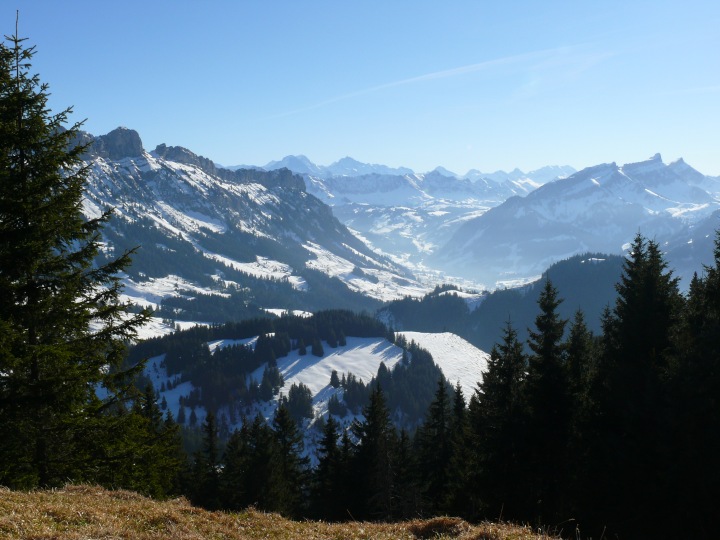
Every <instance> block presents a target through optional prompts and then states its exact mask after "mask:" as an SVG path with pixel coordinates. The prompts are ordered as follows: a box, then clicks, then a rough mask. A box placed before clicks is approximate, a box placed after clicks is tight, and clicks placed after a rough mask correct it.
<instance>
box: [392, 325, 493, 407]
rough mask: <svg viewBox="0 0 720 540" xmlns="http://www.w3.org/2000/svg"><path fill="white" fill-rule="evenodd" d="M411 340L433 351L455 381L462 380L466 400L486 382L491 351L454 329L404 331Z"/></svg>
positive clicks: (433, 355)
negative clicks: (429, 331)
mask: <svg viewBox="0 0 720 540" xmlns="http://www.w3.org/2000/svg"><path fill="white" fill-rule="evenodd" d="M400 333H401V334H402V335H403V336H405V339H407V341H408V343H409V342H411V341H414V342H415V343H417V344H418V345H419V346H420V347H422V348H423V349H425V350H427V351H429V352H430V354H432V357H433V360H435V363H436V364H437V365H438V366H440V369H441V370H442V372H443V374H444V375H445V378H447V379H448V380H449V381H450V382H451V383H452V384H456V383H460V387H461V388H462V391H463V395H464V396H465V400H466V401H467V400H469V399H470V397H471V396H472V395H473V393H474V392H475V390H476V389H477V387H478V384H479V383H480V382H482V374H483V373H485V372H486V371H487V363H488V360H489V359H490V355H489V354H488V353H486V352H485V351H482V350H480V349H478V348H477V347H475V346H474V345H472V344H470V343H468V342H467V341H466V340H465V339H463V338H461V337H460V336H457V335H455V334H452V333H450V332H442V333H440V334H432V333H427V332H400Z"/></svg>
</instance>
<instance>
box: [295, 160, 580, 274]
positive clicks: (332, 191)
mask: <svg viewBox="0 0 720 540" xmlns="http://www.w3.org/2000/svg"><path fill="white" fill-rule="evenodd" d="M550 170H552V171H554V172H557V173H559V174H562V173H563V172H567V171H568V169H567V168H547V169H543V170H541V171H538V173H537V178H538V180H534V179H533V178H531V177H530V176H528V175H523V174H522V173H520V174H517V175H514V176H512V175H507V177H506V178H504V179H503V178H500V177H499V176H498V177H497V179H488V178H483V177H473V178H468V177H463V178H459V177H457V176H453V175H452V174H453V173H450V172H449V171H447V170H445V169H443V168H441V167H438V168H436V169H435V170H433V171H431V172H428V173H424V174H417V173H411V174H402V175H398V174H380V173H372V174H364V175H359V176H350V175H345V176H315V175H312V174H304V175H303V176H304V178H305V183H306V186H307V190H308V192H309V193H312V194H313V195H315V196H316V197H318V198H319V199H320V200H322V201H323V202H325V203H326V204H328V205H330V206H332V207H333V213H334V214H335V216H337V217H338V219H340V221H342V222H343V223H344V224H346V225H347V226H348V227H350V228H351V229H352V230H354V231H357V232H358V233H359V234H360V235H361V236H362V237H363V238H366V239H367V240H368V241H369V242H370V243H371V244H372V245H373V246H375V247H377V248H379V249H381V250H382V251H383V252H385V253H387V254H391V255H393V256H394V257H396V260H398V261H402V262H403V263H404V264H409V265H413V266H415V267H417V265H422V263H423V262H424V260H425V259H426V257H427V255H428V254H430V253H432V252H434V251H435V250H437V249H438V248H439V247H441V246H443V245H444V244H445V243H446V242H447V241H448V240H449V239H450V237H451V236H452V235H453V233H454V232H455V231H456V230H457V229H458V228H459V227H460V225H461V224H462V223H464V222H465V221H467V220H470V219H473V218H475V217H477V216H479V215H481V214H483V213H484V212H486V211H487V210H488V209H489V208H492V207H494V206H497V205H499V204H501V203H502V202H503V201H505V200H506V199H508V198H509V197H512V196H516V195H518V196H525V195H527V194H528V193H530V192H531V191H533V190H534V189H537V188H538V187H540V186H541V185H542V182H544V181H545V179H546V178H547V177H548V174H549V172H548V171H550ZM471 176H472V175H471Z"/></svg>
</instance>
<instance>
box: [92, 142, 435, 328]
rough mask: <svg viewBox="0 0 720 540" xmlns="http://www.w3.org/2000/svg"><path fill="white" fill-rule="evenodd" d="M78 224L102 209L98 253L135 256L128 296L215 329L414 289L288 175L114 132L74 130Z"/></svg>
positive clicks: (357, 305)
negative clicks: (265, 312)
mask: <svg viewBox="0 0 720 540" xmlns="http://www.w3.org/2000/svg"><path fill="white" fill-rule="evenodd" d="M78 139H79V140H78V142H79V143H82V144H84V145H87V146H86V153H85V155H84V162H85V165H86V167H87V169H88V182H87V186H86V191H85V194H84V198H83V213H84V215H85V217H86V218H88V219H91V218H97V217H99V216H100V215H101V214H102V212H103V211H105V210H106V209H108V208H112V209H113V218H112V220H111V222H110V224H109V226H108V227H106V228H105V230H104V231H103V241H104V245H103V250H102V251H103V254H104V255H105V257H106V258H107V259H112V258H113V257H114V256H117V254H118V253H122V252H123V251H125V250H130V249H135V248H137V249H136V251H135V253H134V254H133V264H132V266H131V267H130V268H129V269H128V275H127V276H124V283H125V285H126V293H127V299H128V300H130V301H132V302H136V303H139V304H142V305H146V306H147V305H149V306H151V307H152V308H154V309H156V311H157V314H158V315H159V316H161V317H163V318H165V319H173V320H183V319H189V320H201V321H211V322H224V321H228V320H240V319H243V318H247V317H253V316H258V315H260V314H261V309H262V308H267V309H273V308H278V309H302V310H310V311H315V310H318V309H323V308H330V307H345V308H349V309H355V310H362V309H367V310H372V309H375V308H377V306H379V305H380V303H381V302H383V301H386V300H388V299H391V298H399V297H402V296H405V295H407V294H410V295H417V294H419V293H420V291H421V290H422V288H423V287H422V286H421V285H420V284H419V283H417V282H416V281H415V280H414V279H413V277H412V275H411V274H410V273H409V272H408V271H407V270H406V269H404V268H402V267H401V266H399V265H397V264H395V263H392V262H391V261H390V260H389V259H388V258H386V257H383V256H382V255H379V254H377V253H376V252H374V251H373V250H371V249H370V248H369V247H368V246H367V245H366V244H365V243H364V242H363V241H362V240H361V239H359V238H357V237H356V236H355V235H354V234H352V233H351V232H350V231H349V230H348V229H347V228H346V227H345V226H344V225H343V224H342V223H340V221H338V220H337V219H336V218H335V217H334V216H333V214H332V211H331V209H330V207H328V206H327V205H325V204H324V203H323V202H321V201H320V200H319V199H317V198H316V197H314V196H313V195H311V194H309V193H308V192H307V191H306V190H305V185H304V183H303V180H302V178H301V177H299V176H297V175H294V174H293V173H291V172H290V171H288V170H287V169H280V170H275V171H259V170H236V171H230V170H226V169H221V168H218V167H216V166H215V165H214V164H213V163H212V162H211V161H210V160H208V159H206V158H204V157H202V156H198V155H196V154H194V153H193V152H191V151H190V150H187V149H185V148H181V147H174V146H166V145H164V144H161V145H159V146H157V147H156V148H155V149H154V150H153V151H152V152H148V151H146V150H145V149H144V147H143V143H142V140H141V139H140V135H139V134H138V133H137V132H135V131H133V130H131V129H127V128H118V129H115V130H113V131H111V132H110V133H108V134H106V135H101V136H97V137H96V136H93V135H90V134H88V133H82V134H81V135H80V136H78Z"/></svg>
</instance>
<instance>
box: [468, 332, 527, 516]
mask: <svg viewBox="0 0 720 540" xmlns="http://www.w3.org/2000/svg"><path fill="white" fill-rule="evenodd" d="M526 369H527V358H526V356H525V353H524V352H523V345H522V343H521V342H520V341H519V340H518V337H517V332H516V331H515V329H514V328H513V327H512V325H511V324H510V323H509V322H508V323H507V325H506V327H505V330H504V332H503V341H502V343H500V344H499V345H496V346H494V347H493V349H492V351H491V352H490V360H489V361H488V369H487V371H486V372H485V374H484V375H483V380H482V382H481V383H480V384H479V386H478V388H477V390H476V391H475V394H473V396H472V398H471V399H470V405H469V407H468V423H469V428H470V442H471V444H472V448H473V450H474V451H473V455H472V456H471V474H470V475H469V483H470V485H471V487H472V489H471V490H469V497H470V498H471V501H470V506H471V515H470V517H472V518H473V519H474V518H478V517H485V518H490V519H496V518H498V517H499V516H502V518H503V519H505V518H508V519H524V518H525V517H526V514H525V513H524V511H525V509H524V508H523V505H522V502H521V501H522V499H523V497H522V489H518V486H521V485H523V481H524V478H523V474H522V471H521V470H519V468H518V465H519V464H520V458H521V451H522V449H523V446H524V443H525V438H524V432H523V425H522V420H523V415H522V401H521V398H522V394H521V392H522V385H523V383H524V380H525V370H526Z"/></svg>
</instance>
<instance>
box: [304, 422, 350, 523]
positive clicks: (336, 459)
mask: <svg viewBox="0 0 720 540" xmlns="http://www.w3.org/2000/svg"><path fill="white" fill-rule="evenodd" d="M317 458H318V464H317V467H316V468H315V471H314V474H313V490H312V500H313V514H314V515H315V516H317V517H319V518H321V519H327V520H331V521H335V520H339V519H342V518H343V517H345V514H344V512H345V510H346V508H345V507H344V505H343V502H344V501H343V498H344V497H343V492H344V491H345V489H347V486H346V485H345V484H344V482H343V480H344V479H343V477H342V468H341V459H340V458H341V454H340V448H339V447H338V423H337V422H336V421H335V420H334V419H333V417H332V415H328V418H327V420H326V422H325V428H324V429H323V436H322V439H320V444H319V446H318V449H317Z"/></svg>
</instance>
